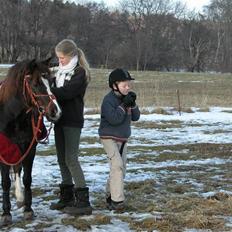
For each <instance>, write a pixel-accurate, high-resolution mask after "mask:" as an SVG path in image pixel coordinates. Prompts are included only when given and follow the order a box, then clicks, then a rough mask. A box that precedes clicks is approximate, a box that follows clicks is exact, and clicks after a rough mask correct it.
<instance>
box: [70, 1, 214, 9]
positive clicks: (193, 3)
mask: <svg viewBox="0 0 232 232" xmlns="http://www.w3.org/2000/svg"><path fill="white" fill-rule="evenodd" d="M68 1H75V0H68ZM76 1H77V2H86V0H76ZM90 1H91V0H90ZM92 1H96V2H98V3H100V2H105V3H106V5H108V6H111V7H114V6H117V4H118V2H119V1H120V0H92ZM180 1H182V2H183V3H186V4H187V7H188V8H189V9H190V10H193V9H194V8H195V9H196V10H201V8H202V6H204V5H207V4H209V2H210V0H180Z"/></svg>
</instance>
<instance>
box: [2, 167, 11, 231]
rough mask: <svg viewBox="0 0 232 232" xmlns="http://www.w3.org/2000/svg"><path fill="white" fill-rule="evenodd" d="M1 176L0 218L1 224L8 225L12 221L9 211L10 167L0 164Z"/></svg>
mask: <svg viewBox="0 0 232 232" xmlns="http://www.w3.org/2000/svg"><path fill="white" fill-rule="evenodd" d="M1 176H2V183H1V184H2V209H3V214H2V218H1V226H5V225H9V224H11V223H12V216H11V213H10V210H11V203H10V187H11V180H10V167H9V166H7V165H5V164H1Z"/></svg>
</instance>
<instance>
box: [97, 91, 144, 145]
mask: <svg viewBox="0 0 232 232" xmlns="http://www.w3.org/2000/svg"><path fill="white" fill-rule="evenodd" d="M139 117H140V111H139V108H138V106H135V107H134V108H124V107H123V104H122V98H121V97H120V96H117V95H116V94H115V93H114V91H110V92H109V93H108V94H107V95H106V96H105V97H104V99H103V102H102V106H101V121H100V127H99V130H98V133H99V136H100V137H101V138H103V139H104V138H105V139H107V138H111V139H115V140H119V141H127V139H128V138H129V136H130V135H131V121H138V120H139Z"/></svg>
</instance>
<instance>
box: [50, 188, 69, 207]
mask: <svg viewBox="0 0 232 232" xmlns="http://www.w3.org/2000/svg"><path fill="white" fill-rule="evenodd" d="M73 204H74V193H73V185H67V184H60V199H59V201H58V202H57V203H52V204H51V206H50V209H53V210H54V209H55V210H61V209H63V208H65V207H66V206H72V205H73Z"/></svg>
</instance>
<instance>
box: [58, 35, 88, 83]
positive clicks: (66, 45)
mask: <svg viewBox="0 0 232 232" xmlns="http://www.w3.org/2000/svg"><path fill="white" fill-rule="evenodd" d="M55 51H56V52H61V53H63V54H64V55H65V56H70V57H74V56H77V57H78V62H79V65H80V66H81V67H82V68H84V70H85V74H86V79H87V82H89V81H90V79H91V77H90V67H89V63H88V61H87V59H86V57H85V54H84V52H83V51H82V50H81V49H80V48H78V47H77V45H76V43H75V42H74V41H73V40H71V39H63V40H62V41H60V42H59V43H58V44H57V45H56V47H55Z"/></svg>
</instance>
